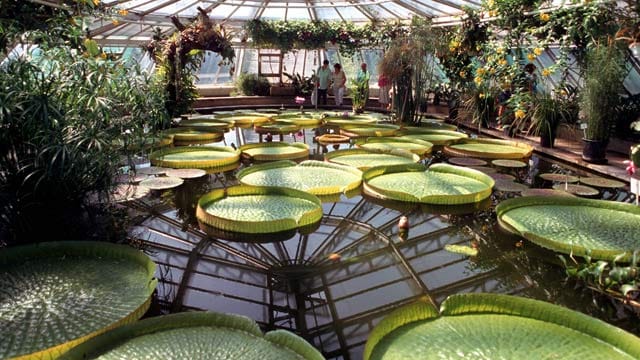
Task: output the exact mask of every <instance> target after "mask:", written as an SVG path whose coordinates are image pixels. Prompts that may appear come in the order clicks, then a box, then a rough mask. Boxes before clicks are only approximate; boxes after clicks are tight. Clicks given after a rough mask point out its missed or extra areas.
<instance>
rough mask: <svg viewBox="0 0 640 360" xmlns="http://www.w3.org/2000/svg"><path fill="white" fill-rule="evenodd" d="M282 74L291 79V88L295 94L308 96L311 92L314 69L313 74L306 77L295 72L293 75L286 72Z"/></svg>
mask: <svg viewBox="0 0 640 360" xmlns="http://www.w3.org/2000/svg"><path fill="white" fill-rule="evenodd" d="M282 75H284V76H286V77H287V79H289V81H291V85H293V89H294V91H295V95H297V96H309V95H311V93H312V92H313V89H314V87H315V81H314V79H315V70H314V74H313V75H311V76H309V77H306V76H303V75H300V74H299V73H296V74H295V75H291V74H288V73H286V72H283V73H282Z"/></svg>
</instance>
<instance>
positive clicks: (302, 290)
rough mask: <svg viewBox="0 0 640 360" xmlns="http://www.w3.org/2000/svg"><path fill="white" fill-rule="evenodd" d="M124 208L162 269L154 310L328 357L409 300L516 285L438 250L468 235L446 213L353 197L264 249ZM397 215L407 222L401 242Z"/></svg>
mask: <svg viewBox="0 0 640 360" xmlns="http://www.w3.org/2000/svg"><path fill="white" fill-rule="evenodd" d="M131 206H132V207H134V208H137V209H139V210H144V211H145V212H146V213H149V214H152V216H151V217H148V218H147V219H146V220H145V221H144V222H143V223H142V224H141V226H140V227H139V228H137V229H135V231H133V233H136V237H137V238H138V239H139V240H140V241H141V242H142V243H143V244H144V245H145V246H146V247H147V248H148V249H149V251H150V252H151V253H152V256H153V258H154V260H155V261H156V262H157V263H158V264H159V265H160V268H163V269H164V276H163V277H162V279H161V281H160V285H159V297H160V298H161V299H162V300H161V305H162V306H163V307H164V308H166V309H167V310H170V311H180V310H185V309H200V310H212V311H220V312H232V313H240V314H243V315H246V316H249V317H251V318H253V319H254V320H256V321H257V322H258V323H259V324H260V325H261V326H263V327H264V328H265V329H276V328H284V329H290V330H293V331H296V332H297V333H298V334H300V335H301V336H303V337H305V338H306V339H308V340H309V341H310V342H311V343H313V344H314V345H315V346H316V347H317V348H318V349H320V350H321V351H322V352H323V353H324V354H325V356H327V357H328V358H344V359H350V358H359V357H360V354H361V353H362V348H363V345H364V342H365V341H366V338H367V336H368V334H369V332H370V331H371V329H372V328H373V327H374V326H375V324H376V323H377V322H378V321H379V320H380V318H381V317H383V316H384V315H385V314H386V313H387V312H388V311H390V310H392V309H394V308H396V307H398V306H400V305H403V304H406V303H409V302H411V301H414V300H415V299H417V298H420V297H424V296H427V297H430V298H433V299H434V300H436V301H440V300H442V299H444V297H446V296H447V295H449V294H452V293H458V292H469V291H493V292H495V291H499V292H505V291H513V290H514V289H517V288H518V287H521V285H517V286H515V287H513V286H511V285H509V284H507V285H505V284H504V283H502V282H500V281H499V280H496V277H497V276H496V274H497V272H498V270H497V269H496V268H495V267H493V266H476V265H474V264H473V263H472V262H471V261H470V260H469V259H468V258H467V257H465V256H461V255H458V254H453V253H450V252H447V251H444V250H443V247H444V246H445V245H446V244H465V243H467V244H468V243H469V242H470V241H472V240H473V239H474V235H473V234H472V233H470V232H468V231H464V228H463V227H459V226H458V227H457V226H452V224H451V223H450V222H449V221H448V218H447V217H444V216H437V215H432V214H427V213H423V212H422V211H420V210H418V209H414V210H411V209H407V210H403V211H401V210H394V209H390V208H386V207H384V206H382V205H378V204H375V203H372V202H369V201H367V200H366V199H364V198H362V197H359V196H358V197H354V198H351V199H345V200H342V201H340V202H337V203H325V204H324V213H325V216H324V217H323V220H322V223H321V225H320V227H319V228H318V230H317V231H315V232H313V233H311V234H309V235H297V236H296V237H294V238H292V239H289V240H286V241H282V242H274V243H238V242H229V241H224V240H218V239H208V238H206V235H205V234H204V233H202V232H201V231H200V230H197V229H194V228H192V227H185V226H184V224H183V222H182V221H181V220H179V218H178V216H177V215H176V214H177V213H176V211H175V210H171V209H169V208H168V207H166V206H156V207H153V206H151V205H149V204H148V203H144V202H140V201H138V202H135V203H132V204H131ZM402 215H406V216H407V217H408V218H409V221H410V223H411V229H410V231H409V236H408V237H407V238H406V239H405V240H403V239H402V238H401V237H400V236H399V234H398V228H397V222H398V219H399V217H400V216H402ZM182 229H186V231H183V230H182ZM332 254H338V255H339V258H340V259H339V260H337V259H336V256H335V255H333V256H330V255H332ZM159 276H160V275H159Z"/></svg>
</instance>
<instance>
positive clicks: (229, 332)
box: [61, 312, 324, 360]
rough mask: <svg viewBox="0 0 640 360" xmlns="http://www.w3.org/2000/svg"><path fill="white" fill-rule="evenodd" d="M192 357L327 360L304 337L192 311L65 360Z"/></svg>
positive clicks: (111, 337) (150, 322)
mask: <svg viewBox="0 0 640 360" xmlns="http://www.w3.org/2000/svg"><path fill="white" fill-rule="evenodd" d="M73 359H104V360H109V359H114V360H115V359H192V360H205V359H212V360H218V359H219V360H223V359H243V360H268V359H273V360H289V359H291V360H322V359H324V358H323V357H322V355H321V354H320V352H319V351H318V350H316V349H315V348H314V347H313V346H311V345H310V344H309V343H307V342H306V341H305V340H304V339H302V338H301V337H298V336H297V335H294V334H292V333H290V332H288V331H284V330H275V331H271V332H268V333H266V334H265V335H263V334H262V332H261V331H260V328H259V327H258V325H257V324H256V323H255V322H254V321H253V320H251V319H249V318H247V317H244V316H240V315H235V314H218V313H211V312H189V313H179V314H171V315H165V316H159V317H155V318H149V319H145V320H142V321H139V322H137V323H135V324H131V325H128V326H123V327H121V328H118V329H115V330H113V331H110V332H109V333H106V334H104V335H102V336H98V337H96V338H95V339H92V340H91V341H89V342H87V343H85V344H82V345H80V346H78V347H76V348H74V349H73V350H71V351H70V352H69V353H68V354H66V355H65V356H64V357H63V358H62V359H61V360H73Z"/></svg>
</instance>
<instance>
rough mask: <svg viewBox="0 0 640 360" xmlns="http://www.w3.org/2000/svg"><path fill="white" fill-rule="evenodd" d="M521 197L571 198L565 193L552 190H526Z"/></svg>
mask: <svg viewBox="0 0 640 360" xmlns="http://www.w3.org/2000/svg"><path fill="white" fill-rule="evenodd" d="M521 195H522V196H573V194H570V193H568V192H566V191H561V190H554V189H527V190H525V191H523V192H522V193H521Z"/></svg>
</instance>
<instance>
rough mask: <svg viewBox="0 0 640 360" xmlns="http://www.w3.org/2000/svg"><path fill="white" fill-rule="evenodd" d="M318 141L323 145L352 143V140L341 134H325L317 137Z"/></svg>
mask: <svg viewBox="0 0 640 360" xmlns="http://www.w3.org/2000/svg"><path fill="white" fill-rule="evenodd" d="M316 141H317V142H318V143H319V144H321V145H327V144H344V143H348V142H349V141H351V138H350V137H348V136H345V135H339V134H323V135H320V136H317V137H316Z"/></svg>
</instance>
